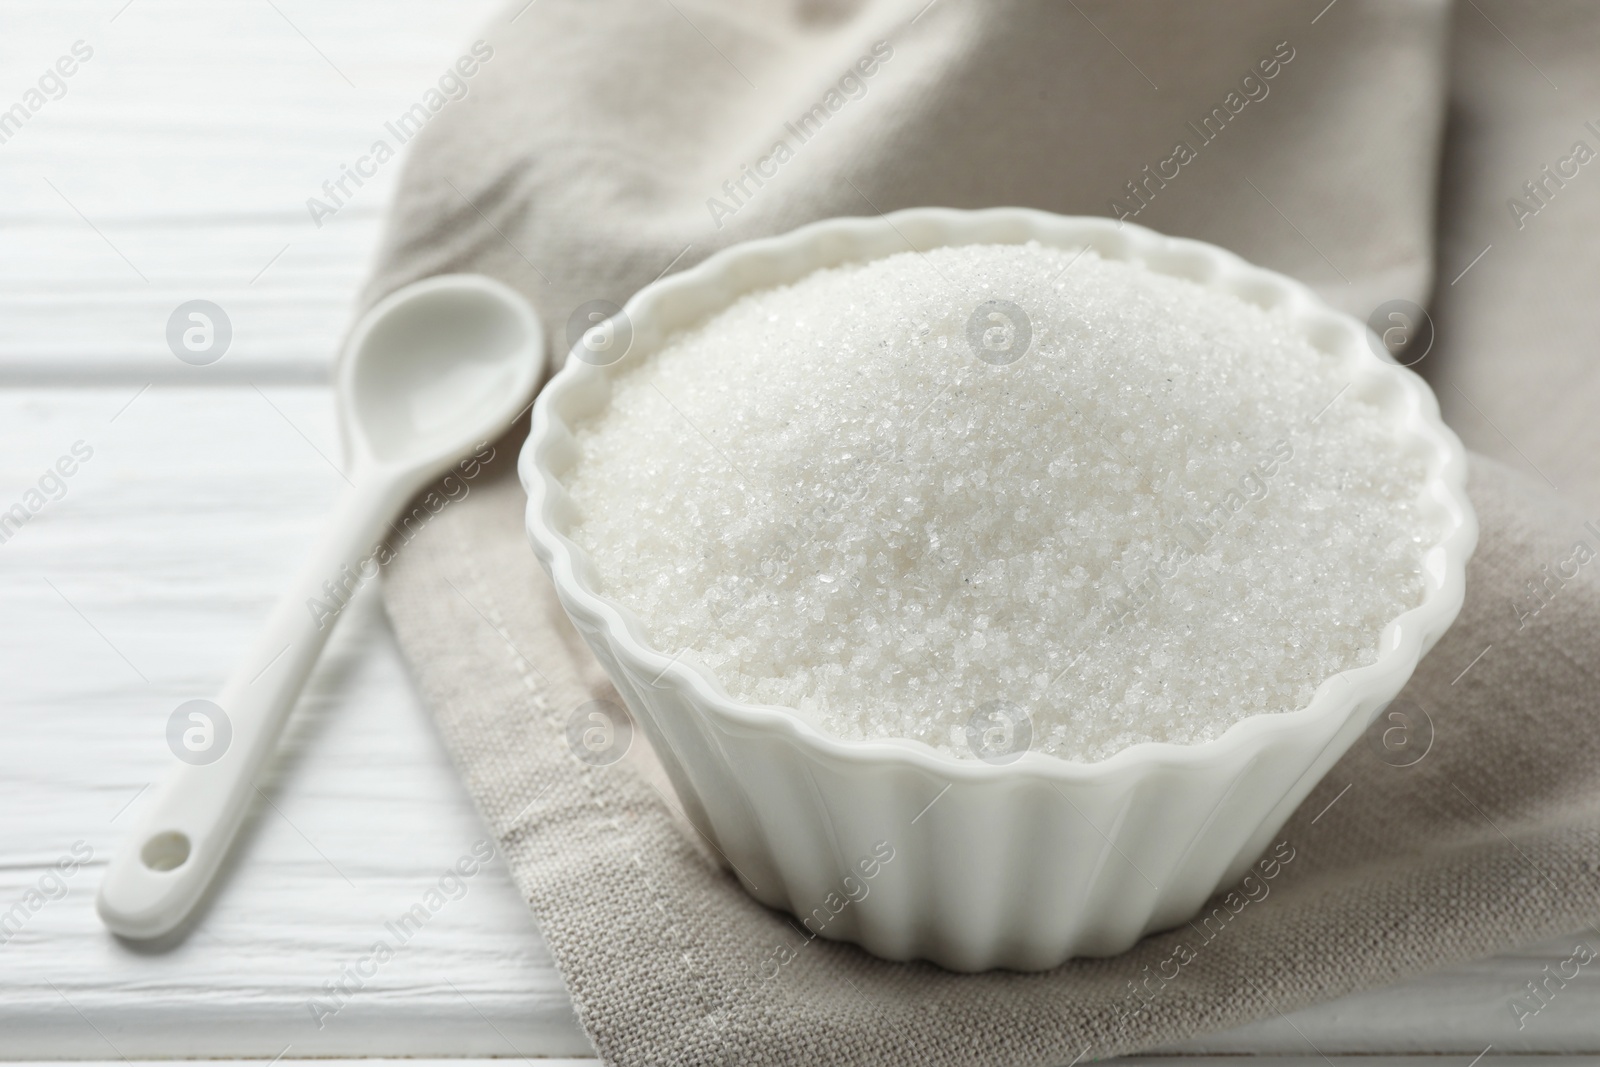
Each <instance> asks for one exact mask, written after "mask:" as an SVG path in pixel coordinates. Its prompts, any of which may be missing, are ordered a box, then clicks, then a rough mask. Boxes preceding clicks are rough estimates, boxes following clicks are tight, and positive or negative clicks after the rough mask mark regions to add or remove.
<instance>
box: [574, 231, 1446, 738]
mask: <svg viewBox="0 0 1600 1067" xmlns="http://www.w3.org/2000/svg"><path fill="white" fill-rule="evenodd" d="M635 362H636V365H634V366H632V367H631V368H629V369H627V370H625V371H623V372H622V373H621V374H620V375H619V376H618V378H617V380H616V382H615V385H614V391H613V396H612V399H611V402H610V404H609V405H608V406H607V407H606V408H605V409H604V410H603V411H602V412H600V413H599V414H597V415H596V416H595V417H594V418H593V419H591V420H590V421H588V422H586V423H584V424H583V425H581V426H579V427H577V428H576V437H577V441H578V447H579V458H578V461H577V463H576V465H575V466H574V467H573V468H572V470H571V471H570V472H569V474H568V476H567V478H566V482H567V487H568V489H569V491H570V494H571V497H572V500H573V502H574V503H575V505H576V511H577V516H578V517H577V519H576V521H575V522H574V524H573V527H572V530H571V536H572V537H573V539H574V540H575V541H576V542H577V543H578V544H579V545H580V546H581V547H582V548H584V549H585V550H586V551H587V552H588V553H589V555H590V556H591V557H592V558H593V561H594V564H595V567H596V569H597V571H598V574H599V576H600V578H601V581H602V583H603V585H602V589H601V591H602V592H604V593H605V594H606V595H608V596H610V597H613V598H615V599H616V600H618V601H619V602H621V603H622V604H624V605H626V606H627V607H628V608H629V609H630V610H632V611H633V612H634V613H635V614H636V615H637V616H638V617H639V619H640V620H641V621H642V623H643V625H644V627H645V629H646V631H647V633H648V635H649V639H650V641H651V643H652V644H653V645H654V647H656V648H657V649H659V650H661V651H662V652H665V653H667V654H669V655H673V654H678V655H681V656H683V657H684V658H686V659H689V660H698V661H699V662H700V663H702V664H704V665H705V666H706V667H707V668H709V670H710V671H711V672H712V673H713V674H714V675H715V676H716V677H717V678H718V679H719V680H720V681H721V683H722V684H723V685H724V686H725V687H726V689H727V690H728V692H729V694H730V695H732V696H733V697H735V698H736V699H740V700H744V701H749V702H754V703H762V704H776V705H784V706H787V707H791V708H794V709H797V710H798V711H799V712H800V714H801V715H803V716H804V717H806V718H807V719H809V720H810V721H811V722H812V723H814V724H815V725H816V726H817V727H818V728H819V729H821V730H822V731H824V732H826V733H829V734H831V735H834V736H837V737H840V738H845V739H864V738H883V737H905V738H916V739H919V740H921V741H924V742H926V743H927V744H929V745H932V746H934V747H935V748H937V749H940V750H942V751H945V752H949V753H953V754H955V755H958V756H963V757H970V756H974V755H977V756H981V757H983V758H986V759H993V760H995V761H996V762H1003V761H1004V759H1005V758H1007V757H1008V756H1009V755H1011V754H1020V749H1021V748H1023V747H1027V748H1031V749H1033V750H1036V751H1043V752H1047V753H1052V754H1054V755H1057V756H1060V757H1063V758H1068V759H1075V760H1083V761H1092V760H1098V759H1103V758H1105V757H1107V756H1109V755H1111V754H1112V753H1114V752H1116V751H1117V750H1119V749H1122V748H1124V747H1126V746H1128V745H1131V744H1134V743H1137V742H1141V741H1152V740H1154V741H1168V742H1175V743H1191V744H1192V743H1197V742H1201V741H1204V740H1208V739H1211V738H1215V737H1217V736H1219V735H1220V734H1221V733H1222V732H1223V731H1224V730H1226V729H1227V728H1228V726H1230V725H1231V724H1233V723H1234V722H1236V721H1238V720H1239V719H1242V718H1244V717H1246V716H1250V715H1255V714H1262V713H1275V712H1284V711H1288V710H1291V709H1295V708H1300V707H1304V706H1305V705H1306V704H1307V703H1308V702H1309V701H1310V699H1311V696H1312V693H1313V691H1314V689H1315V688H1316V686H1317V685H1318V684H1319V683H1320V682H1321V681H1323V680H1324V679H1325V678H1327V677H1328V676H1329V675H1330V674H1332V673H1334V672H1337V671H1340V670H1343V669H1347V668H1350V667H1354V666H1357V665H1360V664H1365V663H1370V662H1372V661H1373V660H1374V658H1375V657H1376V649H1377V641H1378V636H1379V633H1380V631H1381V630H1382V629H1383V627H1384V625H1385V624H1387V623H1388V622H1389V621H1391V620H1392V619H1394V618H1395V617H1396V616H1397V615H1399V614H1400V613H1401V612H1403V611H1406V610H1407V609H1409V608H1412V607H1415V606H1416V605H1417V604H1418V603H1420V602H1421V599H1422V594H1423V582H1422V574H1421V559H1422V553H1423V551H1424V550H1425V549H1426V548H1427V547H1429V546H1431V545H1432V544H1433V543H1435V541H1436V540H1437V537H1438V531H1437V529H1436V524H1435V522H1434V521H1433V520H1431V519H1429V518H1428V517H1427V516H1428V515H1429V514H1430V513H1429V512H1428V510H1427V509H1426V508H1425V507H1423V505H1422V502H1421V489H1422V485H1423V482H1424V480H1425V477H1426V471H1425V469H1424V466H1423V464H1422V462H1421V460H1420V459H1419V458H1417V457H1416V456H1415V455H1413V454H1412V453H1411V452H1410V451H1408V450H1407V449H1405V448H1404V447H1403V444H1402V441H1401V440H1400V438H1399V436H1398V435H1397V433H1396V431H1395V429H1394V427H1393V417H1392V416H1391V415H1386V414H1385V413H1384V412H1382V411H1380V410H1379V409H1378V408H1377V407H1376V406H1374V405H1373V404H1372V403H1370V402H1368V401H1366V400H1364V399H1362V398H1361V397H1360V396H1358V395H1356V394H1357V390H1347V388H1346V387H1347V386H1348V385H1349V383H1350V380H1351V379H1350V374H1349V371H1348V369H1345V368H1342V367H1341V363H1340V360H1339V358H1337V357H1334V356H1331V355H1329V354H1327V353H1325V352H1322V351H1319V350H1318V349H1316V348H1314V347H1312V346H1311V345H1310V344H1309V343H1308V342H1307V341H1306V340H1305V339H1304V337H1303V336H1301V335H1299V334H1298V333H1297V332H1296V331H1294V330H1293V329H1292V328H1291V327H1290V326H1289V324H1288V322H1287V320H1286V319H1285V318H1284V317H1282V316H1281V315H1280V314H1277V313H1273V312H1269V311H1266V310H1263V309H1262V308H1259V307H1257V306H1255V305H1252V304H1248V303H1246V302H1244V301H1242V300H1239V299H1236V298H1234V297H1232V296H1229V295H1226V294H1222V293H1219V292H1217V291H1214V290H1211V289H1208V288H1205V287H1203V286H1201V285H1199V284H1196V283H1194V282H1190V281H1187V280H1183V279H1179V278H1174V277H1169V276H1165V275H1161V274H1157V273H1155V272H1153V271H1151V270H1149V269H1147V268H1145V267H1143V266H1140V265H1136V264H1130V263H1124V262H1118V261H1112V260H1105V259H1101V258H1100V257H1098V256H1097V255H1095V254H1094V253H1092V252H1084V253H1082V254H1079V253H1077V252H1072V251H1060V250H1056V249H1051V248H1043V247H1040V246H1038V245H1035V244H1029V245H981V246H968V247H960V248H944V249H939V250H936V251H932V252H929V253H927V254H925V255H924V254H919V253H911V252H908V253H904V254H901V255H893V256H889V257H887V258H884V259H880V260H875V261H873V262H869V263H864V264H855V265H850V266H845V267H839V268H836V269H831V270H823V271H819V272H816V273H814V274H811V275H809V276H807V277H805V278H803V279H801V280H800V281H798V282H796V283H795V284H793V285H790V286H787V287H783V288H778V289H772V290H767V291H763V292H757V293H752V294H750V295H747V296H746V297H744V298H743V299H741V300H739V301H738V302H737V303H736V304H734V305H733V306H731V307H729V308H728V309H726V310H725V311H723V312H722V313H720V314H718V315H716V316H715V317H713V318H712V319H710V320H709V321H707V322H705V323H703V324H701V325H700V326H698V327H697V328H695V329H692V330H689V331H687V332H684V333H682V334H679V335H678V336H676V337H675V338H673V339H671V341H670V343H669V344H667V345H666V346H665V347H664V348H662V349H661V350H660V351H658V352H657V353H655V354H654V355H653V356H651V357H650V358H645V359H639V358H638V357H637V356H636V357H635ZM996 730H998V731H999V734H998V735H997V734H996V732H995V731H996ZM997 736H998V737H999V740H998V741H997V740H996V738H997ZM996 746H998V747H996Z"/></svg>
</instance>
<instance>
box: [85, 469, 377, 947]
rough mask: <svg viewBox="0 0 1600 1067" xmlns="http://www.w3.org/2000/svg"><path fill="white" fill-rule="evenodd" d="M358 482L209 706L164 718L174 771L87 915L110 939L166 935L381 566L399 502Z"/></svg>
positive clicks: (217, 856)
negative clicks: (309, 680) (341, 624)
mask: <svg viewBox="0 0 1600 1067" xmlns="http://www.w3.org/2000/svg"><path fill="white" fill-rule="evenodd" d="M368 473H369V475H370V476H369V477H367V478H365V479H363V480H362V481H361V483H360V484H358V485H356V486H353V487H352V488H351V489H348V490H346V492H345V493H344V495H343V497H342V498H341V499H340V501H339V504H338V507H337V508H336V510H335V512H334V514H333V517H332V519H331V521H330V522H329V525H328V527H327V529H326V531H325V532H324V535H323V538H322V541H321V543H320V544H319V545H318V547H317V549H316V551H315V552H314V553H313V554H312V555H311V558H310V559H309V560H307V561H306V564H305V566H304V567H303V568H302V569H301V571H300V573H299V575H298V577H297V578H296V579H295V581H294V584H293V585H292V586H291V587H290V589H289V591H288V593H287V594H286V595H285V596H284V597H283V599H281V600H280V601H278V603H277V606H276V607H274V608H273V611H272V614H271V615H270V616H268V618H267V621H266V624H265V625H264V626H263V627H262V628H261V630H260V632H259V634H258V636H257V638H256V640H255V643H254V644H253V645H252V646H251V648H250V651H249V652H248V654H247V655H246V656H245V657H244V660H243V661H242V662H241V663H240V664H239V665H238V667H237V668H236V669H235V670H234V672H233V674H232V675H231V676H230V677H229V678H228V680H227V682H226V684H224V685H223V687H222V691H221V692H220V693H219V694H218V696H217V699H216V702H215V703H214V704H213V703H211V702H209V701H191V702H189V703H188V704H186V705H182V706H180V707H179V709H178V711H177V712H175V713H174V722H172V723H170V724H169V727H168V731H167V742H168V745H169V746H170V747H171V748H172V751H173V754H174V755H175V756H176V757H177V759H178V761H180V762H178V763H177V765H176V766H175V767H173V768H172V770H171V772H170V773H169V774H168V776H167V778H166V780H165V781H163V782H162V784H161V785H160V787H159V788H158V789H157V791H156V793H155V794H154V796H153V797H152V798H151V799H150V800H149V801H148V802H147V803H146V804H144V805H142V808H143V810H142V812H141V813H140V814H141V818H140V820H139V822H138V823H137V825H136V827H135V829H134V831H133V834H132V836H131V837H129V838H128V839H127V840H126V841H124V842H123V844H122V847H121V848H120V849H119V850H118V852H117V853H116V855H115V857H114V858H113V859H112V861H111V864H110V866H109V867H108V868H107V870H106V875H105V879H104V881H102V882H101V884H100V896H99V899H98V901H97V902H96V907H97V909H98V910H99V912H100V918H101V920H102V921H104V922H105V924H106V926H108V927H109V928H110V929H111V930H112V931H113V932H114V933H118V934H121V935H122V936H124V937H131V938H140V939H144V938H153V937H160V936H161V935H162V934H165V933H167V932H168V931H170V930H172V929H173V928H175V927H176V926H177V925H178V924H179V923H181V922H182V921H183V919H184V917H185V916H186V915H188V914H189V911H190V910H191V909H192V908H193V907H194V905H195V903H196V902H197V901H199V899H200V897H201V896H202V895H203V894H204V892H205V889H206V886H207V885H209V884H210V882H211V878H212V876H213V875H214V874H215V873H216V871H217V868H218V866H219V865H220V864H221V862H222V859H223V857H224V856H225V855H227V852H228V846H229V844H230V842H231V841H232V840H233V836H234V833H235V831H237V830H238V828H239V824H240V822H241V821H242V820H243V818H244V813H245V812H246V810H248V808H249V806H250V800H251V798H252V796H253V795H254V794H255V793H256V792H257V790H256V784H255V783H256V779H257V776H258V775H259V774H260V771H261V768H262V766H263V765H264V764H265V763H266V761H267V758H268V757H269V756H270V755H271V754H272V752H273V750H274V749H275V748H276V746H277V741H278V735H279V734H280V733H281V732H282V730H283V725H284V722H285V721H286V720H287V719H288V717H289V711H290V710H291V709H292V708H293V707H294V704H295V700H296V699H297V698H298V697H299V695H300V690H301V687H302V686H304V685H305V681H306V677H307V675H309V674H310V672H311V668H312V666H313V665H314V664H315V663H316V661H317V656H318V654H319V653H321V651H322V646H323V645H324V644H325V643H326V641H327V639H328V634H329V633H330V632H331V631H332V629H333V625H334V623H335V622H336V621H337V620H338V618H339V616H340V614H342V609H343V606H344V604H345V603H346V602H348V599H349V597H350V595H351V594H353V593H354V592H355V590H356V589H357V588H358V587H360V586H361V585H365V584H366V583H367V582H368V581H369V580H371V578H373V577H375V576H376V574H377V572H378V566H379V564H380V563H381V562H382V561H383V559H386V558H387V553H386V551H385V554H384V555H383V556H382V557H381V558H380V557H379V556H378V554H377V553H376V551H375V549H376V546H377V545H378V544H379V542H380V541H381V540H382V539H383V538H384V537H385V535H386V534H387V533H388V522H389V520H390V519H391V517H392V516H393V515H395V514H396V513H397V512H398V510H399V508H400V505H401V504H402V503H404V497H405V496H406V495H407V494H406V490H405V487H404V486H403V485H396V484H394V483H393V481H392V480H391V479H387V478H384V477H381V476H379V474H378V472H370V471H369V472H368Z"/></svg>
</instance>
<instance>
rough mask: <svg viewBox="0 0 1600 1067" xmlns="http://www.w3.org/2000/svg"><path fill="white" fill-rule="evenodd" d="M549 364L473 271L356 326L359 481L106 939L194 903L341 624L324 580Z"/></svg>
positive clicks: (178, 794)
mask: <svg viewBox="0 0 1600 1067" xmlns="http://www.w3.org/2000/svg"><path fill="white" fill-rule="evenodd" d="M544 355H545V353H544V331H543V329H542V327H541V325H540V322H539V318H538V316H537V314H535V312H534V310H533V309H532V308H531V307H529V306H528V303H527V301H525V300H524V299H523V298H522V297H521V296H519V295H518V294H517V293H516V292H514V291H513V290H511V289H509V288H507V287H506V286H504V285H501V284H500V283H499V282H496V281H492V280H490V279H488V278H485V277H482V276H480V275H475V274H456V275H443V276H440V277H436V278H430V279H428V280H426V281H422V282H417V283H416V284H414V285H410V286H407V287H406V288H404V289H401V290H399V291H398V292H395V293H393V294H392V295H390V296H389V297H388V298H386V299H385V300H384V301H383V302H381V303H380V304H378V305H377V306H376V307H374V308H373V309H372V310H371V311H370V312H368V313H367V314H366V316H365V317H364V318H362V320H361V322H360V323H358V324H357V326H356V329H355V332H354V333H353V334H352V335H351V338H350V342H349V345H348V346H347V347H346V349H345V352H344V358H343V359H342V360H341V361H340V364H339V368H338V372H337V388H336V392H337V397H338V408H339V421H340V429H341V432H342V434H343V437H344V444H345V452H346V457H347V459H348V463H349V467H350V470H349V474H348V480H349V481H350V483H351V488H350V489H349V490H347V491H346V492H345V494H344V496H343V498H342V499H341V501H340V502H339V505H338V507H337V509H336V510H335V512H334V515H333V518H332V521H331V522H330V523H329V525H328V529H327V532H326V534H325V535H324V537H323V539H322V543H321V544H320V545H319V546H318V547H317V550H316V551H315V552H314V553H313V554H312V556H311V559H310V560H309V561H308V562H307V565H306V567H305V568H304V569H303V570H302V571H301V572H300V575H299V577H298V578H297V579H296V580H295V583H294V585H293V587H292V588H291V589H290V590H289V592H288V595H286V596H285V597H284V598H283V599H282V600H281V601H280V602H279V603H278V605H277V607H276V608H275V609H274V610H273V612H272V615H271V616H270V617H269V618H268V619H267V622H266V625H265V626H264V627H263V628H262V630H261V633H260V635H259V637H258V638H257V640H256V642H255V644H254V646H253V647H252V648H251V649H250V652H249V653H248V654H247V655H246V656H245V659H244V662H242V663H240V664H239V665H238V667H237V669H236V670H235V671H234V672H233V675H232V676H231V677H230V678H229V679H228V681H227V683H226V684H225V685H224V686H223V687H222V692H221V694H220V695H219V696H218V697H217V700H216V703H217V705H219V706H220V707H221V708H222V711H223V713H224V715H225V717H226V725H227V727H231V734H232V736H231V738H227V739H226V740H224V738H225V735H226V733H227V729H226V728H225V727H224V725H223V724H222V723H219V722H214V721H212V720H213V719H215V718H217V717H216V716H214V715H206V714H205V713H204V712H202V715H203V718H200V719H196V720H195V724H196V725H195V726H194V727H192V729H194V730H196V731H198V732H197V733H194V734H192V735H184V736H186V737H189V738H192V739H193V740H196V741H197V742H199V746H200V747H201V748H202V751H201V753H200V755H198V756H196V759H197V760H205V759H212V760H213V761H211V762H204V763H194V764H192V763H190V762H188V761H187V760H185V761H184V762H180V763H179V764H178V765H177V766H176V767H175V768H174V769H173V771H172V773H171V775H170V777H168V778H167V779H166V781H165V782H163V783H162V785H161V787H160V788H159V790H158V791H157V792H156V794H155V795H154V796H153V797H152V798H151V799H150V800H149V801H148V802H147V803H146V804H145V805H144V806H143V810H142V812H141V814H142V818H141V819H140V822H139V825H138V827H137V828H136V829H135V830H134V832H133V835H132V837H131V838H130V839H128V840H127V841H126V842H124V843H123V845H122V848H121V849H120V850H119V851H118V853H117V855H116V857H115V858H114V859H113V860H112V861H111V866H110V867H109V869H107V871H106V876H105V880H104V881H103V882H101V884H100V897H99V900H98V902H97V908H98V910H99V912H100V918H101V919H102V920H103V921H104V922H105V924H106V926H108V927H110V928H111V930H112V931H113V932H115V933H118V934H121V935H123V936H124V937H132V938H152V937H159V936H161V935H162V934H165V933H167V932H168V931H170V930H172V929H173V928H174V927H176V926H177V925H178V924H179V923H181V922H182V921H183V919H184V917H185V916H186V915H188V913H189V911H190V909H192V908H193V907H194V905H195V903H196V902H197V901H198V900H199V899H200V897H201V895H202V894H203V893H204V892H205V889H206V886H207V884H208V883H209V882H210V881H211V877H212V875H214V874H215V873H216V870H217V867H218V865H219V864H220V863H221V862H222V857H223V856H224V855H226V854H227V851H228V845H229V843H230V842H231V841H232V840H233V836H234V832H235V831H236V830H237V829H238V827H239V823H240V821H241V820H242V819H243V817H244V813H245V811H246V809H247V808H248V807H249V805H250V800H251V795H252V794H253V793H254V791H255V783H256V778H257V776H258V774H259V773H260V771H261V768H262V765H263V764H264V763H265V762H266V760H267V757H268V756H270V755H271V754H272V752H273V749H274V748H275V747H276V744H277V740H278V735H279V733H280V732H281V731H282V729H283V724H284V721H285V720H286V719H287V718H288V716H289V711H290V709H291V708H293V707H294V703H295V700H296V698H297V697H298V696H299V694H300V689H301V687H302V686H303V685H304V684H305V680H306V676H307V675H308V674H309V673H310V672H311V667H312V665H313V664H314V663H316V660H317V655H318V654H319V653H320V652H321V651H322V646H323V644H324V642H326V640H327V638H328V633H329V631H331V630H332V628H333V623H334V621H336V620H337V618H338V615H337V613H334V614H332V615H331V616H330V614H329V612H328V611H327V610H323V609H317V610H313V606H312V605H310V604H309V603H308V602H310V601H312V600H316V601H320V602H322V604H323V605H324V607H326V606H327V605H328V604H329V603H330V599H329V592H328V589H327V588H326V587H325V586H324V583H325V582H331V583H332V585H333V587H334V588H339V587H341V586H343V587H344V588H345V589H348V588H350V587H351V586H353V585H355V584H357V583H358V582H359V581H361V580H363V579H364V578H365V577H370V575H371V574H372V573H373V572H374V570H375V566H376V564H375V563H374V562H372V560H373V553H374V548H375V546H377V544H378V543H379V542H381V541H384V540H385V538H387V537H388V536H389V534H390V533H391V532H392V531H391V527H390V523H391V522H392V521H393V520H394V518H395V516H396V515H398V514H399V512H400V509H401V508H402V507H403V506H404V505H405V504H407V503H408V502H409V501H410V500H411V499H412V498H413V497H414V496H415V495H416V494H417V493H418V492H420V491H421V490H422V489H423V488H425V487H426V486H427V485H428V484H429V483H431V482H432V481H434V480H435V479H436V478H438V477H440V476H441V475H442V474H443V473H444V472H445V471H446V470H447V469H448V468H450V467H451V466H452V465H454V464H455V463H456V462H457V461H459V460H460V459H462V458H463V457H465V456H467V455H468V454H470V453H471V452H472V451H473V449H474V447H475V446H477V445H478V444H479V443H481V442H484V441H492V440H494V439H495V438H496V437H498V436H500V434H501V433H502V432H503V431H504V430H505V429H506V428H507V427H508V426H509V425H510V424H511V421H512V419H514V418H515V417H516V416H517V415H518V414H519V413H520V412H521V411H523V410H525V408H526V406H527V404H528V402H529V399H530V397H531V396H532V393H533V389H534V386H535V385H536V384H537V383H538V380H539V378H540V376H541V375H542V374H543V372H544V362H545V360H544ZM402 551H403V550H402ZM346 567H348V568H349V570H348V572H346V571H345V568H346ZM351 576H355V578H354V579H353V578H352V577H351ZM332 603H333V605H334V606H335V607H337V605H338V603H339V601H333V602H332ZM224 744H225V747H223V745H224ZM206 745H216V746H218V747H219V748H222V751H221V755H220V756H215V757H212V756H211V754H210V753H209V752H205V751H203V747H204V746H206ZM174 751H177V748H176V747H175V749H174Z"/></svg>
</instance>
